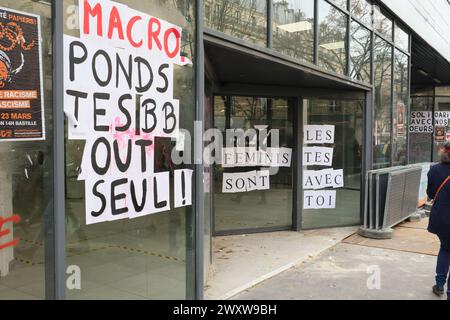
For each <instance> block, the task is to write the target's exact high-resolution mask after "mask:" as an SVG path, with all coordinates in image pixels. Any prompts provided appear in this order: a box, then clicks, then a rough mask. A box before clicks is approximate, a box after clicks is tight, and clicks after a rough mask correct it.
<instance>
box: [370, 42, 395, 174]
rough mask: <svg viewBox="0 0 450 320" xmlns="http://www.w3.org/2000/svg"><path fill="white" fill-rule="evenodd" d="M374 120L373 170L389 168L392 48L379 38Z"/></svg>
mask: <svg viewBox="0 0 450 320" xmlns="http://www.w3.org/2000/svg"><path fill="white" fill-rule="evenodd" d="M374 67H375V70H374V73H375V83H374V86H375V87H374V91H375V119H374V150H373V155H374V159H373V163H374V168H376V169H377V168H385V167H389V166H390V159H391V129H392V120H391V119H392V115H391V110H392V109H391V108H392V104H391V101H392V100H391V85H392V76H391V70H392V46H391V45H390V44H389V43H387V42H386V41H384V40H383V39H381V38H379V37H375V43H374Z"/></svg>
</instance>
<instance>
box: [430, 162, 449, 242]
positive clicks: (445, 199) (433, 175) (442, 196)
mask: <svg viewBox="0 0 450 320" xmlns="http://www.w3.org/2000/svg"><path fill="white" fill-rule="evenodd" d="M449 175H450V164H441V163H440V164H436V165H434V166H432V167H431V169H430V171H429V172H428V188H427V194H428V197H429V198H431V199H434V197H435V195H436V192H437V190H438V189H439V186H440V185H441V184H442V182H444V180H445V179H446V178H447V177H448V176H449ZM428 231H429V232H431V233H434V234H437V235H438V236H440V237H450V180H449V181H447V183H446V184H445V186H444V187H443V188H442V189H441V191H440V192H439V195H438V197H437V200H436V203H434V204H433V208H432V209H431V214H430V222H429V224H428Z"/></svg>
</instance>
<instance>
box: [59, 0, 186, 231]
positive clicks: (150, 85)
mask: <svg viewBox="0 0 450 320" xmlns="http://www.w3.org/2000/svg"><path fill="white" fill-rule="evenodd" d="M79 17H80V38H77V37H72V36H68V35H65V36H64V57H65V60H64V75H65V77H64V100H65V101H64V112H65V114H66V116H67V120H68V137H69V139H70V140H83V141H85V146H84V152H83V156H82V161H81V174H80V175H79V176H78V180H84V181H85V199H86V223H87V224H93V223H99V222H103V221H113V220H120V219H125V218H137V217H141V216H145V215H148V214H153V213H157V212H163V211H169V210H171V209H172V208H177V207H183V206H189V205H192V176H193V171H192V170H190V169H175V168H174V165H173V163H172V161H171V157H170V152H169V151H168V150H167V148H166V146H165V144H164V142H163V140H164V138H166V139H170V138H174V139H178V140H179V139H180V136H181V134H180V128H179V123H180V118H179V117H180V102H179V101H178V100H177V99H174V97H173V92H174V68H175V66H185V65H186V64H189V63H190V61H189V59H187V58H185V57H183V56H181V43H180V42H181V34H182V29H181V28H180V27H178V26H176V25H173V24H171V23H169V22H167V21H164V20H162V19H159V18H157V17H153V16H150V15H147V14H145V13H142V12H139V11H136V10H134V9H131V8H129V7H127V6H126V5H123V4H119V3H116V2H113V1H108V2H106V1H99V0H87V1H80V6H79ZM149 25H150V26H153V25H154V27H155V28H156V27H157V28H158V29H159V30H160V33H159V35H160V37H158V38H157V37H149V35H148V32H149V29H148V26H149ZM150 40H151V42H148V41H150ZM171 194H173V199H171V197H170V195H171ZM171 200H172V201H171Z"/></svg>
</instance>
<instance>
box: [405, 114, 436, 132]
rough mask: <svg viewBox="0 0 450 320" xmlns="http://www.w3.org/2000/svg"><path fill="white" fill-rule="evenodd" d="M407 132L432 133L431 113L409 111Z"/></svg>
mask: <svg viewBox="0 0 450 320" xmlns="http://www.w3.org/2000/svg"><path fill="white" fill-rule="evenodd" d="M409 132H411V133H433V117H432V113H431V111H411V113H410V120H409Z"/></svg>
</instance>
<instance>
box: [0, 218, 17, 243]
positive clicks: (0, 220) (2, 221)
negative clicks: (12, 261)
mask: <svg viewBox="0 0 450 320" xmlns="http://www.w3.org/2000/svg"><path fill="white" fill-rule="evenodd" d="M8 222H13V223H19V222H20V216H19V215H18V214H15V215H12V216H11V217H9V218H6V219H4V218H1V217H0V240H1V238H2V237H4V236H6V235H8V234H10V233H11V229H5V230H2V228H3V225H4V224H5V223H8ZM18 244H19V239H14V240H12V241H10V242H7V243H3V244H2V243H0V250H3V249H6V248H8V247H14V246H16V245H18Z"/></svg>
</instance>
